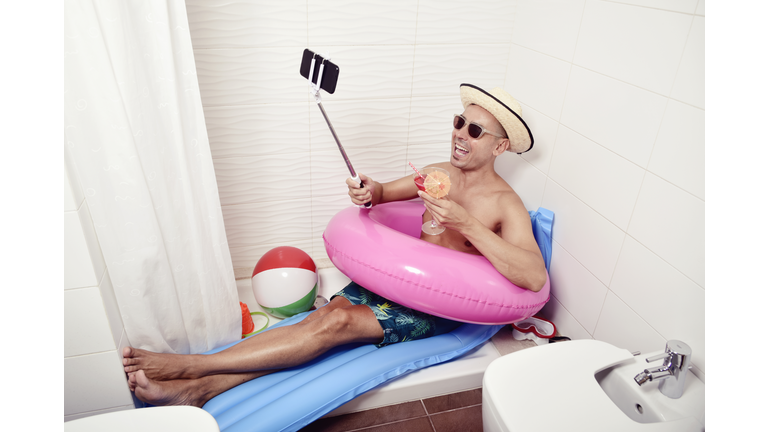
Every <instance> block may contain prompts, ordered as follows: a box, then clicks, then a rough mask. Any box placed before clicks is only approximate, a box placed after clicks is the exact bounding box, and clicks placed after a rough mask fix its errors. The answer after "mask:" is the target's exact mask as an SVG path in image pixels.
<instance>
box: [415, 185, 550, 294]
mask: <svg viewBox="0 0 768 432" xmlns="http://www.w3.org/2000/svg"><path fill="white" fill-rule="evenodd" d="M419 195H420V196H421V197H422V198H423V199H424V202H425V203H426V205H427V208H428V209H429V210H430V211H431V212H432V214H433V215H434V217H435V219H436V220H437V222H438V223H439V224H440V225H443V226H445V227H447V228H449V229H453V230H456V231H458V232H460V233H461V234H462V235H463V236H464V237H466V238H467V240H469V241H470V242H471V243H472V245H473V246H474V247H475V248H476V249H477V250H478V251H479V252H480V253H481V254H483V256H484V257H486V258H487V259H488V261H490V262H491V264H493V266H494V267H495V268H496V270H498V271H499V273H501V274H502V275H503V276H504V277H506V278H507V279H508V280H509V281H510V282H512V283H514V284H515V285H517V286H519V287H521V288H526V289H529V290H531V291H534V292H538V291H540V290H541V289H542V288H543V287H544V284H545V283H546V281H547V271H546V266H545V265H544V259H543V258H542V257H541V250H540V249H539V246H538V244H537V243H536V239H535V238H534V237H533V230H532V229H531V219H530V215H529V214H528V212H527V211H526V210H525V207H523V206H522V205H521V204H516V203H514V202H512V198H510V197H502V198H500V199H499V200H498V201H497V202H496V203H495V205H499V206H502V207H503V208H504V211H502V212H501V215H502V216H501V217H502V221H501V236H498V235H496V233H494V232H493V231H491V230H490V229H488V228H487V227H486V226H485V225H483V223H482V222H480V221H479V220H478V219H477V218H475V217H474V216H472V215H470V214H469V212H467V211H466V209H464V207H462V206H460V205H459V204H457V203H456V202H454V201H452V200H450V196H449V197H447V198H443V199H439V200H438V199H435V198H432V197H431V196H429V194H426V193H419Z"/></svg>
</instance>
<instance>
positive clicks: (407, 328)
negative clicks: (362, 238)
mask: <svg viewBox="0 0 768 432" xmlns="http://www.w3.org/2000/svg"><path fill="white" fill-rule="evenodd" d="M336 296H341V297H344V298H345V299H347V300H349V301H350V303H352V304H353V305H359V304H363V305H366V306H368V307H369V308H371V310H372V311H373V314H374V315H376V318H378V320H379V325H381V328H382V330H384V340H382V341H381V343H379V344H378V345H376V346H377V347H379V348H380V347H382V346H384V345H389V344H393V343H397V342H406V341H409V340H417V339H425V338H428V337H431V336H437V335H441V334H444V333H448V332H451V331H453V330H455V329H456V328H457V327H459V326H460V325H462V324H463V323H462V322H459V321H452V320H449V319H445V318H440V317H436V316H434V315H430V314H427V313H424V312H419V311H417V310H414V309H411V308H408V307H405V306H403V305H400V304H398V303H395V302H393V301H392V300H387V299H386V298H384V297H382V296H380V295H378V294H376V293H373V292H371V291H368V290H367V289H365V288H363V287H362V286H360V285H358V284H356V283H354V282H350V284H349V285H347V286H346V287H344V289H342V290H341V291H339V292H337V293H336V294H334V295H333V297H336ZM333 297H331V300H333Z"/></svg>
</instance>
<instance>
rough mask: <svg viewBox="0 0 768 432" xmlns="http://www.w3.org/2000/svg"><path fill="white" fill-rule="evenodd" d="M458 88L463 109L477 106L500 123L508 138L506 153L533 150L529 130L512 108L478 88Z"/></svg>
mask: <svg viewBox="0 0 768 432" xmlns="http://www.w3.org/2000/svg"><path fill="white" fill-rule="evenodd" d="M459 88H460V94H461V103H462V104H463V105H464V108H466V107H468V106H469V105H473V104H474V105H478V106H480V107H482V108H483V109H485V110H486V111H488V112H489V113H491V115H493V116H494V117H496V120H498V121H499V123H501V127H503V128H504V130H505V131H506V132H507V138H509V148H508V149H507V151H510V152H514V153H518V154H520V153H525V152H527V151H528V150H530V149H532V148H533V134H532V133H531V129H530V128H529V127H528V125H527V124H526V123H525V121H524V120H523V118H522V117H520V115H518V114H517V113H516V112H515V111H513V110H512V108H510V107H509V106H507V104H505V103H504V102H502V101H501V100H499V99H498V98H496V97H495V96H493V95H492V94H490V93H488V92H487V91H485V90H483V89H481V88H480V87H477V86H474V85H472V84H461V86H459Z"/></svg>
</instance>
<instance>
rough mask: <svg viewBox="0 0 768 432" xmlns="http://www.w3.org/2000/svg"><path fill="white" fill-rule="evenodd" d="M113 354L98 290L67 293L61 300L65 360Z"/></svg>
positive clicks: (79, 290) (75, 290)
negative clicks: (86, 355) (85, 355)
mask: <svg viewBox="0 0 768 432" xmlns="http://www.w3.org/2000/svg"><path fill="white" fill-rule="evenodd" d="M109 350H113V351H114V350H115V342H114V340H113V338H112V333H111V332H110V328H109V321H108V319H107V314H106V311H105V310H104V305H103V304H102V301H101V293H100V292H99V288H98V287H91V288H80V289H74V290H70V291H68V292H67V293H66V295H65V296H64V357H72V356H78V355H83V354H89V353H96V352H102V351H109Z"/></svg>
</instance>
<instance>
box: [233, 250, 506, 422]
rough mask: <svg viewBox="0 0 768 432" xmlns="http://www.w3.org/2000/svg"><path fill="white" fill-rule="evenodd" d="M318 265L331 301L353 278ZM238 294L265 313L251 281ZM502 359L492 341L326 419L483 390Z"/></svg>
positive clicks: (370, 394)
mask: <svg viewBox="0 0 768 432" xmlns="http://www.w3.org/2000/svg"><path fill="white" fill-rule="evenodd" d="M317 264H318V267H323V268H319V269H318V275H319V277H320V284H319V288H318V290H319V294H320V295H322V296H323V297H325V298H326V299H328V300H330V298H331V296H332V295H333V294H334V293H336V292H337V291H339V290H340V289H342V288H344V287H345V286H346V285H347V284H348V283H349V278H347V277H346V276H344V274H342V273H341V272H340V271H339V270H338V269H336V268H335V267H333V264H330V261H328V262H327V263H323V262H318V263H317ZM237 290H238V294H239V296H240V301H242V302H243V303H245V304H247V305H248V308H249V309H250V310H251V312H255V311H262V312H263V309H261V307H259V305H258V303H256V299H255V298H254V297H253V291H252V290H251V280H250V279H249V278H248V279H246V278H243V279H238V280H237ZM263 320H264V318H263V317H259V316H258V315H257V316H255V317H254V322H255V324H256V328H261V327H263V326H264V321H263ZM269 320H270V322H269V324H270V326H271V325H273V324H275V323H277V322H279V321H280V320H279V319H278V318H275V317H272V316H270V318H269ZM499 357H500V354H499V351H498V350H497V349H496V347H495V346H494V345H493V343H492V342H491V341H488V342H486V343H484V344H483V345H481V346H480V347H479V348H477V349H475V350H474V351H472V352H470V353H469V354H467V355H465V356H463V357H462V358H460V359H458V360H454V361H451V362H448V363H443V364H439V365H435V366H432V367H428V368H424V369H421V370H417V371H415V372H412V373H410V374H408V375H405V376H403V377H400V378H398V379H396V380H394V381H391V382H389V383H387V384H385V385H383V386H380V387H377V388H375V389H373V390H371V391H369V392H367V393H365V394H363V395H360V396H358V397H357V398H355V399H353V400H351V401H349V402H347V403H346V404H344V405H342V406H340V407H339V408H337V409H335V410H334V411H331V412H330V413H328V414H327V415H326V417H333V416H337V415H341V414H348V413H352V412H357V411H364V410H368V409H372V408H379V407H383V406H387V405H394V404H399V403H403V402H410V401H415V400H419V399H424V398H429V397H433V396H440V395H444V394H450V393H456V392H460V391H464V390H471V389H476V388H480V387H482V382H483V373H484V372H485V369H486V368H487V367H488V365H489V364H490V363H491V362H492V361H493V360H495V359H497V358H499Z"/></svg>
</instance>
